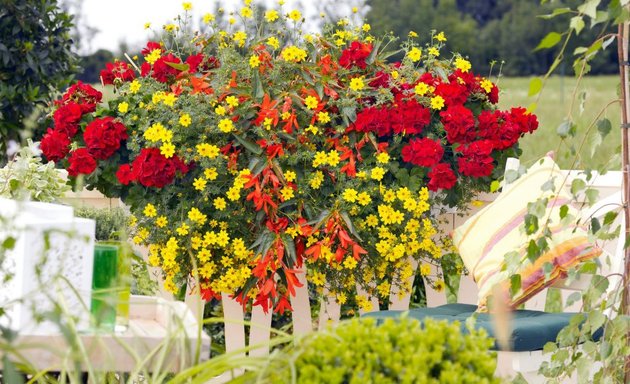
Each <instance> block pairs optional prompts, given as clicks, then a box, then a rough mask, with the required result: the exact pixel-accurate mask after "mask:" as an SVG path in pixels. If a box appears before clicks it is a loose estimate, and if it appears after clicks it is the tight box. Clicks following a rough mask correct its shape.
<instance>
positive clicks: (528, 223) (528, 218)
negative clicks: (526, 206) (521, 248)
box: [525, 213, 538, 235]
mask: <svg viewBox="0 0 630 384" xmlns="http://www.w3.org/2000/svg"><path fill="white" fill-rule="evenodd" d="M536 231H538V218H537V217H536V216H534V215H532V214H529V213H528V214H526V215H525V233H527V234H528V235H531V234H533V233H536Z"/></svg>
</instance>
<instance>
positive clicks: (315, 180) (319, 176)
mask: <svg viewBox="0 0 630 384" xmlns="http://www.w3.org/2000/svg"><path fill="white" fill-rule="evenodd" d="M323 181H324V174H323V173H322V172H321V171H317V172H315V173H314V174H313V176H311V180H310V181H309V185H310V186H311V188H313V189H319V187H321V185H322V182H323Z"/></svg>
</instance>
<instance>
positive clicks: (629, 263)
mask: <svg viewBox="0 0 630 384" xmlns="http://www.w3.org/2000/svg"><path fill="white" fill-rule="evenodd" d="M629 8H630V7H629ZM629 31H630V22H628V21H626V22H624V23H623V24H620V25H619V36H618V39H617V50H618V58H619V76H620V78H621V101H622V103H621V148H622V150H621V152H622V153H621V171H622V175H623V183H622V185H621V187H622V190H623V205H624V209H623V212H624V219H625V224H624V232H625V238H626V239H628V238H629V236H630V209H628V201H630V184H629V181H630V155H629V149H628V130H629V129H630V126H628V117H629V116H630V98H629V94H630V82H629V81H628V80H629V77H630V76H629V75H630V66H629V65H628V64H629V63H628V35H629ZM628 282H630V248H626V249H624V274H623V297H622V303H621V305H622V311H623V314H625V315H630V287H629V286H628ZM626 343H628V345H630V333H628V335H626ZM624 376H625V382H626V383H628V382H630V356H627V357H626V361H625V366H624Z"/></svg>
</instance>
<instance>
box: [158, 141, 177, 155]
mask: <svg viewBox="0 0 630 384" xmlns="http://www.w3.org/2000/svg"><path fill="white" fill-rule="evenodd" d="M160 153H161V154H162V155H163V156H164V157H166V158H167V159H170V158H171V157H173V155H174V154H175V146H174V145H173V144H172V143H171V142H170V141H167V142H165V143H164V144H162V146H161V147H160Z"/></svg>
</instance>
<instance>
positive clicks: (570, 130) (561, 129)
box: [556, 120, 575, 139]
mask: <svg viewBox="0 0 630 384" xmlns="http://www.w3.org/2000/svg"><path fill="white" fill-rule="evenodd" d="M556 133H557V134H558V136H560V137H561V138H563V139H565V138H567V137H569V136H575V125H574V124H573V122H572V121H570V120H565V121H563V122H562V123H560V125H559V126H558V128H556Z"/></svg>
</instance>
